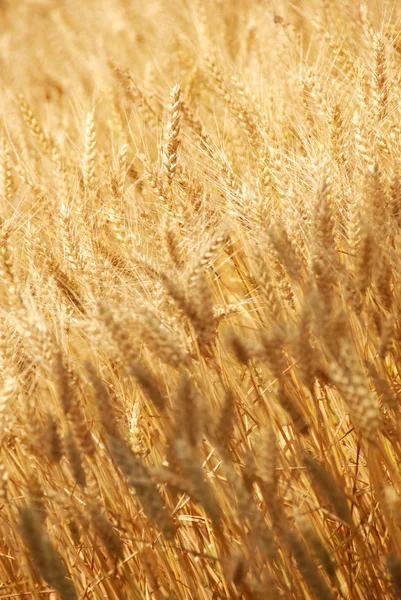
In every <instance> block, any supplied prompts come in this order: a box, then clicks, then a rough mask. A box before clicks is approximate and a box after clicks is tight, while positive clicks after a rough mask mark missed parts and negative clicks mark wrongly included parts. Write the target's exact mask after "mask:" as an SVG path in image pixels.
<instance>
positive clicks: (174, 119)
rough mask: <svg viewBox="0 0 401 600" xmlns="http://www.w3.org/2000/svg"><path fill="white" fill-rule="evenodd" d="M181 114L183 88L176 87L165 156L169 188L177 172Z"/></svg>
mask: <svg viewBox="0 0 401 600" xmlns="http://www.w3.org/2000/svg"><path fill="white" fill-rule="evenodd" d="M181 113H182V109H181V86H180V85H175V86H174V87H173V88H172V90H171V92H170V105H169V115H168V122H167V126H166V137H165V142H164V144H165V150H164V154H163V165H164V176H165V179H166V186H167V187H170V186H171V184H172V182H173V179H174V176H175V173H176V170H177V162H178V148H179V145H180V139H179V135H180V120H181Z"/></svg>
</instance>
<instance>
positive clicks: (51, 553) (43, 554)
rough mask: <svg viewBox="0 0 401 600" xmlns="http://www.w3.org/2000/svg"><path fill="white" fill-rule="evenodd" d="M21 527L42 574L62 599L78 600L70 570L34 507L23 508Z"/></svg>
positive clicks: (20, 515) (20, 517)
mask: <svg viewBox="0 0 401 600" xmlns="http://www.w3.org/2000/svg"><path fill="white" fill-rule="evenodd" d="M19 529H20V532H21V536H22V538H23V540H24V543H25V545H26V547H27V548H28V551H29V554H30V556H31V558H32V560H33V564H34V566H35V568H36V569H37V570H38V572H39V573H40V575H41V576H42V577H43V578H44V579H45V580H46V581H47V582H48V583H49V584H50V585H51V586H53V587H54V588H55V589H56V590H57V592H58V593H59V594H60V598H61V599H62V600H78V595H77V593H76V591H75V588H74V585H73V584H72V582H71V580H70V579H69V578H68V572H67V570H66V568H65V566H64V564H63V562H62V561H61V558H60V556H59V555H58V553H57V552H56V550H55V549H54V547H53V545H52V543H51V541H50V539H49V538H48V536H47V534H46V532H45V531H44V530H43V529H42V527H41V524H40V520H39V518H38V515H37V513H36V511H35V509H34V508H32V507H27V508H22V509H21V510H20V514H19Z"/></svg>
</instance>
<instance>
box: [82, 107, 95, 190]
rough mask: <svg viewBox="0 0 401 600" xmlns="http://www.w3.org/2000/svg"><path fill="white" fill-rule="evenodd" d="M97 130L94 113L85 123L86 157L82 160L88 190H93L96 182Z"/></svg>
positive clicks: (90, 113) (89, 114) (87, 117)
mask: <svg viewBox="0 0 401 600" xmlns="http://www.w3.org/2000/svg"><path fill="white" fill-rule="evenodd" d="M95 160H96V130H95V121H94V113H93V112H89V113H88V114H87V116H86V121H85V139H84V155H83V158H82V175H83V181H84V185H85V188H86V189H91V188H93V184H94V182H95Z"/></svg>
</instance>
